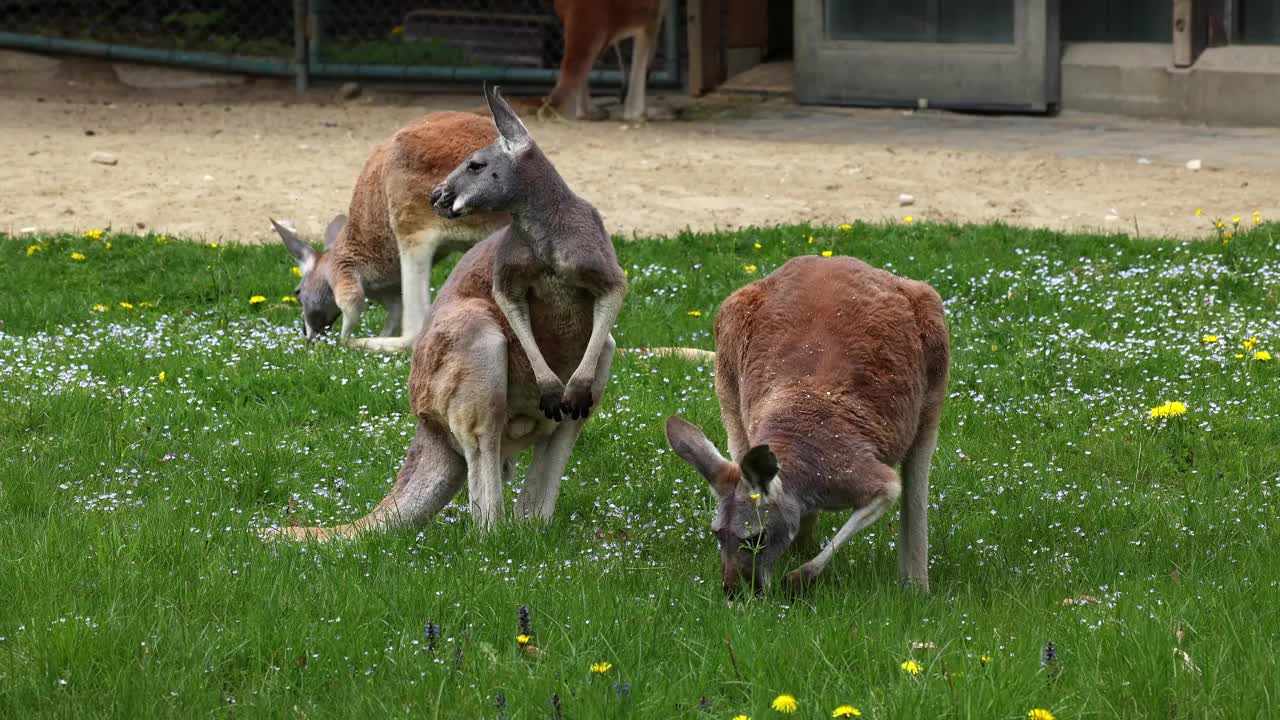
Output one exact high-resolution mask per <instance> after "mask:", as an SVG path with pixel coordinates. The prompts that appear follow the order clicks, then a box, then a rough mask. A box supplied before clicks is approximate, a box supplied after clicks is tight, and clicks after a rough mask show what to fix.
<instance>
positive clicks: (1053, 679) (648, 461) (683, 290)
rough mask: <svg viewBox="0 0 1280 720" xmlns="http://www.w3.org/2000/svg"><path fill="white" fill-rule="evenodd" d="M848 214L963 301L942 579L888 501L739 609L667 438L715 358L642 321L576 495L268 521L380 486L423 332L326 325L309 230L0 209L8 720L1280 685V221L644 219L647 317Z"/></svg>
mask: <svg viewBox="0 0 1280 720" xmlns="http://www.w3.org/2000/svg"><path fill="white" fill-rule="evenodd" d="M810 236H811V237H812V238H813V239H814V240H813V242H812V243H811V242H809V241H808V238H809V237H810ZM108 243H109V245H108ZM33 244H34V245H36V246H37V247H38V248H39V249H38V250H32V251H30V252H28V246H31V245H33ZM826 249H830V250H832V251H833V252H834V253H836V254H847V255H855V256H858V257H861V258H863V259H865V260H867V261H869V262H871V263H873V264H877V265H880V266H882V267H885V268H888V269H891V270H894V271H896V272H898V273H900V274H903V275H906V276H909V277H913V278H917V279H921V280H926V281H928V282H930V283H932V284H933V285H934V287H936V288H937V289H938V291H939V292H940V293H941V294H942V296H943V298H944V299H945V300H946V303H947V309H948V313H949V322H950V327H951V336H952V348H953V354H954V365H953V369H952V380H951V393H950V398H949V399H948V401H947V407H946V411H945V415H944V421H943V427H942V435H941V442H940V446H939V449H938V453H937V456H936V458H935V461H934V470H933V476H932V493H931V503H932V505H933V510H932V514H931V531H932V532H931V541H932V562H931V582H932V588H933V592H932V594H930V595H928V596H918V595H915V594H912V593H909V592H905V591H902V590H899V589H898V587H897V582H896V569H897V565H896V556H895V553H894V549H893V541H894V539H896V537H897V535H896V532H897V531H896V513H891V514H890V515H886V517H885V519H884V520H882V521H881V522H880V523H879V524H878V525H876V526H873V527H872V528H871V529H870V531H869V532H867V533H865V534H863V535H861V536H858V537H855V538H854V539H853V540H852V541H851V542H850V543H849V545H848V546H847V547H846V548H845V549H844V550H843V551H842V552H841V553H839V554H838V555H837V556H836V559H835V561H834V562H833V563H832V564H831V566H830V567H829V568H828V570H827V573H826V574H825V575H824V576H823V577H822V578H821V580H820V581H819V583H818V585H817V586H816V587H815V588H814V589H813V591H812V592H811V593H809V594H807V595H805V596H802V597H800V598H795V599H792V598H788V597H786V596H785V595H783V594H781V593H777V594H772V595H769V596H767V597H764V598H759V599H752V600H750V601H748V602H745V603H742V604H738V605H736V606H732V607H731V606H728V605H727V604H726V602H725V600H724V598H723V596H722V593H721V589H720V582H719V576H718V554H717V550H716V545H715V540H714V536H713V535H712V534H711V532H710V529H709V523H710V512H711V509H712V504H711V499H710V493H709V491H708V488H707V487H706V486H705V483H704V481H703V480H701V479H700V478H699V477H698V476H697V475H696V474H695V472H694V471H693V470H692V468H690V467H688V466H686V465H685V464H684V463H683V462H682V461H680V460H679V459H678V458H676V457H675V456H674V454H673V453H672V452H671V451H670V450H669V449H668V448H667V447H666V443H665V440H664V438H663V434H662V421H663V420H664V418H665V417H666V416H667V415H669V414H671V413H677V412H678V413H682V414H684V415H685V416H686V417H687V418H689V419H690V420H691V421H693V422H696V423H698V424H700V425H701V426H702V427H704V428H705V429H706V430H707V431H708V433H709V434H710V435H711V437H712V438H713V440H715V441H716V442H717V443H718V444H719V445H720V446H721V447H722V448H723V446H724V432H723V429H722V428H721V427H720V425H719V410H718V406H717V404H716V400H715V395H714V391H713V380H712V368H711V367H710V366H708V365H695V364H690V363H686V362H682V361H679V360H674V359H656V358H649V357H644V356H641V355H631V354H619V355H618V356H617V358H616V359H615V361H614V367H613V378H612V380H611V381H610V385H609V387H608V389H607V391H606V395H605V399H604V401H603V404H602V406H601V408H600V409H599V411H598V413H597V414H595V415H593V417H592V419H591V421H590V423H589V424H588V425H587V427H586V431H585V432H584V434H583V437H582V440H581V441H580V443H579V444H578V447H577V450H576V451H575V453H574V455H573V457H572V459H571V461H570V467H569V471H568V475H569V478H570V479H569V480H568V481H567V482H566V483H565V484H564V486H563V492H562V495H561V498H560V504H559V508H558V511H557V517H556V519H555V521H554V522H552V523H551V524H549V525H540V524H525V523H508V524H506V525H504V526H502V527H501V528H499V529H498V530H496V531H495V532H492V533H490V534H488V535H484V536H481V535H480V534H478V533H477V532H476V530H475V528H474V527H473V525H472V523H471V521H470V519H469V517H468V515H467V513H466V512H465V510H464V507H465V496H460V497H459V498H457V500H456V501H455V503H454V504H453V505H451V506H450V507H449V508H448V509H447V510H446V511H445V512H444V513H442V514H441V515H440V516H439V517H437V518H436V519H435V520H433V521H432V522H430V523H429V524H428V525H426V526H425V527H422V528H420V529H415V530H405V531H402V532H394V533H391V534H389V535H385V536H376V537H367V538H364V539H361V540H359V541H357V542H351V543H342V544H334V545H329V546H318V545H310V546H308V545H301V544H283V545H276V544H264V543H263V542H261V541H259V540H258V539H257V538H256V537H255V535H254V534H253V533H252V532H251V530H252V529H253V528H255V527H260V526H263V525H269V524H272V523H279V522H287V519H288V518H289V517H290V516H292V517H294V518H296V519H297V520H298V521H299V522H305V523H307V524H319V523H323V524H330V523H336V522H344V521H350V520H353V519H355V518H356V517H358V516H359V515H361V514H362V513H363V512H364V511H366V510H367V509H369V508H370V507H372V506H373V505H374V504H375V503H376V502H377V501H378V500H380V499H381V498H382V497H383V495H384V494H385V492H386V490H387V488H388V487H389V484H390V481H391V478H392V477H393V476H394V475H395V473H396V470H397V468H398V467H399V464H400V460H401V458H402V455H403V453H404V450H405V447H406V446H407V445H408V442H409V439H410V436H411V433H412V429H413V420H412V418H411V417H409V416H408V406H407V401H406V399H405V394H404V385H405V379H406V377H407V373H408V369H409V360H408V357H407V356H393V357H388V356H380V355H369V354H365V353H362V352H360V351H357V350H349V349H345V348H342V347H339V346H336V345H332V344H325V343H318V344H316V346H314V347H310V348H309V347H308V346H307V345H306V344H305V343H304V341H303V339H302V336H301V333H300V328H301V321H300V317H299V316H298V312H297V308H296V306H291V305H287V304H285V303H283V302H281V298H282V296H285V295H287V294H289V293H290V292H291V291H292V289H293V287H294V285H295V283H296V278H294V277H293V276H292V275H291V273H290V268H291V265H290V264H289V262H288V259H287V255H286V254H285V252H284V250H283V249H282V248H280V247H278V246H275V245H272V246H268V247H239V246H236V247H224V248H212V247H209V246H206V245H203V244H197V243H189V242H182V241H178V240H173V241H169V240H168V239H165V238H158V237H155V236H147V237H135V236H128V235H117V234H112V233H108V234H106V235H105V236H103V237H101V238H96V239H95V238H92V237H79V236H50V237H40V238H34V239H33V238H29V237H24V238H5V237H3V236H0V322H3V328H2V332H0V717H4V718H31V717H75V718H87V717H129V718H134V717H153V716H154V717H175V716H180V717H246V718H247V717H280V718H321V717H342V718H346V717H414V718H423V717H431V718H434V717H442V718H548V717H551V718H554V717H564V718H571V719H573V720H585V719H588V718H623V717H637V718H639V717H643V718H674V717H680V718H723V719H724V720H729V719H730V718H734V717H736V716H738V715H740V714H741V715H746V716H749V717H751V718H754V719H755V720H761V719H762V718H769V717H775V716H779V715H778V713H777V712H776V711H774V710H771V709H770V703H771V702H772V701H773V700H774V698H775V697H776V696H778V695H779V694H783V693H786V694H790V695H792V696H794V698H795V699H796V700H797V702H798V705H799V708H798V710H797V712H796V713H795V714H794V715H792V717H797V718H829V717H831V716H832V712H833V710H835V709H836V708H837V706H840V705H845V704H848V705H852V706H855V707H857V708H858V709H859V710H860V711H861V713H862V717H869V718H932V717H973V718H1009V719H1011V720H1012V719H1015V718H1026V717H1027V716H1028V712H1029V711H1030V710H1032V709H1035V708H1044V709H1047V710H1049V711H1051V712H1052V714H1053V715H1055V716H1056V717H1057V718H1139V717H1150V718H1157V717H1158V718H1206V717H1215V718H1216V717H1250V718H1270V717H1276V716H1278V715H1280V696H1278V695H1277V688H1280V667H1278V664H1277V662H1276V661H1275V653H1276V651H1277V649H1276V639H1277V637H1278V636H1280V552H1278V551H1280V453H1277V451H1276V448H1277V447H1278V446H1280V367H1278V365H1280V359H1278V360H1274V361H1269V360H1266V359H1263V358H1266V357H1267V355H1265V354H1260V355H1255V353H1259V351H1267V352H1270V353H1274V354H1276V355H1277V357H1278V358H1280V232H1277V228H1276V227H1275V226H1271V225H1265V224H1264V225H1260V226H1258V228H1257V229H1256V230H1254V231H1253V232H1251V233H1248V234H1242V235H1240V236H1237V237H1235V238H1233V239H1232V242H1231V244H1229V245H1227V246H1224V245H1223V244H1222V243H1220V242H1218V241H1210V242H1205V243H1190V244H1186V243H1171V242H1158V241H1145V240H1144V241H1133V240H1128V239H1125V238H1119V237H1102V236H1088V235H1061V234H1056V233H1050V232H1037V231H1025V230H1015V229H1011V228H1007V227H1000V226H983V227H950V226H933V225H920V224H916V225H897V226H863V225H857V226H854V227H852V228H848V227H846V228H844V229H839V228H805V227H788V228H779V229H765V230H748V231H742V232H735V233H721V234H714V235H689V236H682V237H679V238H674V239H671V240H665V241H655V240H646V241H619V242H618V250H619V254H620V257H621V259H622V262H623V265H624V267H625V268H626V269H627V270H628V273H629V276H630V279H631V291H630V295H629V297H628V301H627V305H626V307H625V309H624V311H623V313H622V317H621V319H620V321H619V326H618V328H617V331H616V337H617V339H618V343H619V345H620V346H623V347H634V346H641V345H690V346H696V347H703V348H708V349H710V348H712V347H713V340H712V337H711V327H712V318H713V316H714V314H715V310H716V307H717V304H718V302H719V301H720V300H721V299H723V298H724V297H725V296H726V295H727V294H728V293H730V292H731V291H732V290H734V289H735V288H736V287H738V286H739V285H741V284H743V283H745V282H746V281H748V280H750V279H752V278H755V277H759V276H760V275H762V274H764V273H767V272H769V271H770V270H772V269H773V268H775V267H777V266H778V265H779V264H781V263H782V262H783V261H784V260H785V259H786V258H788V257H790V256H792V255H796V254H802V253H818V252H821V251H823V250H826ZM73 253H76V255H75V257H79V258H83V259H73V255H72V254H73ZM451 264H452V263H450V265H451ZM445 270H446V268H445V267H441V268H439V269H438V272H437V275H436V284H437V287H438V286H439V283H440V282H442V281H443V278H444V273H445ZM255 295H260V296H262V297H263V298H265V300H264V301H263V302H260V303H257V304H250V298H251V297H252V296H255ZM126 304H127V305H126ZM129 305H131V307H128V306H129ZM95 306H98V308H97V309H96V310H95V309H94V308H95ZM380 315H381V312H380V311H378V312H371V313H370V314H369V317H367V318H366V321H365V332H366V333H367V332H369V331H372V330H374V329H376V328H379V327H381V317H380ZM1211 336H1216V341H1210V337H1211ZM1249 338H1256V340H1253V341H1250V340H1249ZM1253 343H1256V345H1254V344H1253ZM1245 345H1251V347H1250V348H1249V349H1246V347H1245ZM1171 401H1178V402H1182V403H1185V406H1186V413H1185V414H1183V415H1179V416H1175V417H1169V418H1165V419H1152V418H1151V417H1150V410H1151V409H1152V408H1154V407H1157V406H1161V405H1162V404H1164V403H1166V402H1171ZM521 477H523V473H522V472H517V478H521ZM514 497H515V489H514V488H508V491H507V495H506V500H507V502H508V503H511V502H513V501H514ZM844 519H845V516H843V515H840V516H837V515H828V516H826V517H824V519H823V521H822V525H821V527H822V531H821V533H820V534H821V535H823V536H827V537H829V536H830V535H831V534H832V533H833V532H834V530H835V528H836V527H838V526H839V524H840V523H842V522H843V521H844ZM802 560H803V559H802V558H796V557H789V558H788V559H786V560H785V561H784V563H783V565H784V566H783V567H780V568H779V570H780V571H785V570H787V569H790V568H792V567H795V566H796V565H798V564H799V563H800V562H801V561H802ZM522 605H525V606H528V608H529V617H530V622H531V624H532V637H533V645H534V646H536V648H537V653H536V655H534V656H532V657H528V656H526V655H525V654H524V653H522V652H521V650H520V648H519V647H518V646H517V644H516V641H515V637H516V635H517V634H518V633H520V627H519V624H518V621H517V613H518V610H519V608H520V607H521V606H522ZM428 623H430V624H432V625H439V627H440V637H439V639H438V640H435V641H434V643H431V642H429V641H428V639H427V637H426V633H425V632H424V628H425V627H426V626H427V625H428ZM1179 636H1180V638H1179ZM1049 642H1052V643H1053V645H1054V647H1055V648H1056V656H1057V657H1056V661H1054V662H1052V663H1049V664H1048V666H1047V667H1045V666H1044V664H1043V662H1042V654H1043V651H1044V649H1045V646H1046V643H1049ZM433 644H434V647H432V645H433ZM907 661H912V662H914V663H915V664H916V665H914V666H911V665H909V666H908V667H917V668H918V669H919V672H918V674H912V673H911V672H908V671H907V670H904V669H903V665H904V663H906V662H907ZM594 663H609V664H610V666H609V667H608V669H607V670H606V671H605V672H601V673H596V672H593V670H592V665H593V664H594ZM553 694H554V696H555V697H556V698H557V700H558V703H559V709H556V707H554V706H553Z"/></svg>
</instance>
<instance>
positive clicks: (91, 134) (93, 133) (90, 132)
mask: <svg viewBox="0 0 1280 720" xmlns="http://www.w3.org/2000/svg"><path fill="white" fill-rule="evenodd" d="M84 134H85V135H88V136H89V137H93V136H94V135H97V134H98V133H96V132H94V131H92V130H85V131H84Z"/></svg>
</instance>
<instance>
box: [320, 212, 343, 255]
mask: <svg viewBox="0 0 1280 720" xmlns="http://www.w3.org/2000/svg"><path fill="white" fill-rule="evenodd" d="M346 225H347V216H346V215H339V216H337V217H335V218H334V219H333V220H331V221H329V227H327V228H325V229H324V249H325V250H328V249H330V248H332V247H333V244H334V243H335V242H337V241H338V233H341V232H342V228H344V227H346Z"/></svg>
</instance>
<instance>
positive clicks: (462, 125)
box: [271, 112, 510, 350]
mask: <svg viewBox="0 0 1280 720" xmlns="http://www.w3.org/2000/svg"><path fill="white" fill-rule="evenodd" d="M496 137H497V133H496V131H495V130H494V127H493V123H492V122H490V121H489V120H488V119H487V118H484V117H481V116H479V115H474V114H472V113H461V112H438V113H431V114H428V115H426V116H424V117H422V118H420V119H418V120H415V121H413V122H412V123H410V124H408V125H406V126H405V127H403V128H401V129H400V130H399V131H397V132H396V133H395V134H394V135H392V136H391V137H390V138H388V139H387V140H386V141H385V142H383V143H382V144H381V145H379V146H378V147H377V148H375V149H374V151H373V154H372V155H370V156H369V159H368V160H367V161H366V162H365V164H364V168H363V169H362V170H361V171H360V176H359V177H358V178H357V179H356V186H355V190H354V191H353V192H352V194H351V207H350V208H349V210H348V212H347V215H346V216H344V215H339V216H338V217H337V218H335V219H334V220H333V222H331V223H330V224H329V228H328V230H327V231H326V232H325V250H324V252H321V253H317V252H315V250H313V249H312V248H311V245H310V244H309V243H307V242H305V241H303V240H301V239H300V238H299V237H298V235H297V233H296V232H294V230H293V229H292V228H289V227H286V226H284V225H282V224H281V223H278V222H276V221H275V220H272V221H271V224H272V226H274V227H275V229H276V232H277V233H278V234H279V235H280V239H281V240H283V241H284V245H285V247H286V248H287V249H288V250H289V254H290V255H292V256H293V258H294V260H295V261H297V263H298V267H299V269H301V270H302V281H301V282H300V283H299V284H298V289H297V291H296V292H297V295H298V300H299V303H300V304H301V305H302V318H303V329H304V332H305V333H306V335H307V337H308V338H309V339H310V338H314V337H316V336H318V335H320V334H322V333H324V332H327V331H328V330H329V328H330V327H331V326H332V325H333V324H334V322H335V321H336V320H337V318H338V315H342V339H343V340H344V341H352V342H353V344H355V345H357V346H361V347H364V348H367V349H370V350H407V349H409V348H410V347H412V345H413V340H414V338H415V337H417V335H418V332H419V331H421V329H422V326H423V324H424V321H425V318H426V315H427V312H428V311H429V307H430V303H431V295H430V287H431V264H432V262H433V260H434V259H435V257H436V256H438V255H444V254H446V253H449V252H452V251H454V250H460V249H466V248H468V247H471V246H472V245H474V244H476V243H477V242H479V241H480V240H481V239H482V238H484V237H485V236H486V235H488V234H489V233H490V232H492V231H493V230H495V229H497V228H498V227H499V226H501V225H503V224H505V223H507V222H509V221H510V220H509V217H508V216H507V215H506V214H505V213H499V212H487V213H477V214H474V215H471V216H468V217H466V218H457V219H444V218H441V217H440V216H438V215H437V214H435V213H433V212H432V211H431V207H430V206H431V203H430V194H431V190H432V189H433V188H434V187H435V186H436V185H437V184H439V183H440V181H441V180H443V179H444V177H445V176H446V175H448V173H449V171H451V170H452V169H453V168H455V167H457V166H458V164H459V163H461V162H462V160H463V159H464V158H466V157H467V156H468V155H470V154H471V153H473V152H475V151H476V150H479V149H480V148H482V147H485V146H486V145H489V144H490V143H492V142H493V141H494V138H496ZM367 299H373V300H377V301H378V302H381V303H382V304H383V305H385V306H386V308H387V321H386V324H385V325H384V326H383V328H382V337H379V338H362V339H357V340H354V341H353V340H352V338H351V335H352V333H353V332H354V331H355V329H356V328H357V327H358V326H359V325H360V316H361V315H362V314H363V312H364V308H365V302H366V300H367Z"/></svg>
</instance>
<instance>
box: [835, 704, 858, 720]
mask: <svg viewBox="0 0 1280 720" xmlns="http://www.w3.org/2000/svg"><path fill="white" fill-rule="evenodd" d="M831 717H833V718H845V719H846V720H847V718H855V717H862V711H861V710H859V709H858V708H856V707H854V706H852V705H841V706H840V707H838V708H836V709H835V710H832V711H831Z"/></svg>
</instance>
